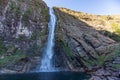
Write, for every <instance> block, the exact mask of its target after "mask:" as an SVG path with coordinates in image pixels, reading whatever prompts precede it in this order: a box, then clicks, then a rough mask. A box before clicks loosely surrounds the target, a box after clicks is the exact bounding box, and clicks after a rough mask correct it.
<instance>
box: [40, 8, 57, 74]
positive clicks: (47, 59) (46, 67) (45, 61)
mask: <svg viewBox="0 0 120 80" xmlns="http://www.w3.org/2000/svg"><path fill="white" fill-rule="evenodd" d="M49 14H50V21H49V24H48V28H49V35H48V42H47V47H46V50H45V53H44V55H43V58H42V61H41V66H40V71H47V72H48V71H53V70H54V68H53V65H52V57H53V54H54V51H53V47H54V31H55V24H56V16H55V14H54V11H53V9H52V8H49Z"/></svg>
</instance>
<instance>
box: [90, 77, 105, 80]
mask: <svg viewBox="0 0 120 80" xmlns="http://www.w3.org/2000/svg"><path fill="white" fill-rule="evenodd" d="M89 80H103V79H101V78H100V77H98V76H92V78H90V79H89Z"/></svg>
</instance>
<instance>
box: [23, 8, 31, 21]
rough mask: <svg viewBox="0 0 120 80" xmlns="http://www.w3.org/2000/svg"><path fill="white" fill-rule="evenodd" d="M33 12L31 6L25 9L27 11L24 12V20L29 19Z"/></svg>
mask: <svg viewBox="0 0 120 80" xmlns="http://www.w3.org/2000/svg"><path fill="white" fill-rule="evenodd" d="M31 13H32V9H31V8H28V9H27V11H25V13H24V14H23V20H24V21H28V19H29V17H30V15H31Z"/></svg>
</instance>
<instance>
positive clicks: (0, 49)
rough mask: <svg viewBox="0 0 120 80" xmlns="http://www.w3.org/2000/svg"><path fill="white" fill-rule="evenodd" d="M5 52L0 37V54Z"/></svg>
mask: <svg viewBox="0 0 120 80" xmlns="http://www.w3.org/2000/svg"><path fill="white" fill-rule="evenodd" d="M5 52H6V48H5V45H4V43H3V40H2V39H1V38H0V55H1V54H3V53H5Z"/></svg>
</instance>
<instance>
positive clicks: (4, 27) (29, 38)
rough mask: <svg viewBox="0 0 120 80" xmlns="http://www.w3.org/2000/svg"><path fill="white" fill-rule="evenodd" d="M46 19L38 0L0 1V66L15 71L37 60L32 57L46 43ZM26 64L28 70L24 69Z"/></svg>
mask: <svg viewBox="0 0 120 80" xmlns="http://www.w3.org/2000/svg"><path fill="white" fill-rule="evenodd" d="M48 21H49V13H48V7H47V5H46V4H45V3H44V2H43V1H42V0H0V68H1V69H2V68H7V69H11V70H15V72H26V71H29V70H30V69H31V68H33V66H34V68H35V65H33V64H35V63H36V64H37V63H38V62H34V60H32V59H36V58H34V57H36V56H38V55H40V54H41V52H42V51H43V47H44V46H45V44H46V43H45V42H46V38H47V24H48ZM27 63H28V64H30V65H31V66H27V67H29V70H27V69H26V68H24V66H26V64H27ZM32 65H33V66H32ZM15 68H19V69H15Z"/></svg>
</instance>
